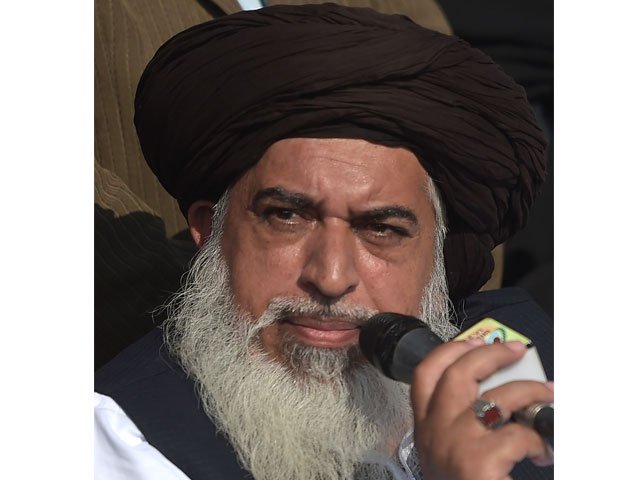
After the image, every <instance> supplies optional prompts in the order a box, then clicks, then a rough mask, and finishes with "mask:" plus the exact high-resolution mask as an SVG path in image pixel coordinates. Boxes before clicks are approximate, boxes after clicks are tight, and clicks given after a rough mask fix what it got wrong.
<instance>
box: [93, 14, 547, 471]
mask: <svg viewBox="0 0 640 480" xmlns="http://www.w3.org/2000/svg"><path fill="white" fill-rule="evenodd" d="M230 51H232V52H233V54H232V55H231V54H229V53H228V52H230ZM136 126H137V130H138V136H139V139H140V143H141V146H142V150H143V152H144V155H145V159H146V160H147V162H148V163H149V165H150V166H151V168H152V170H153V171H154V173H155V174H156V175H157V176H158V179H159V180H160V182H161V183H162V184H163V186H164V187H165V188H166V189H167V191H168V192H169V193H170V194H171V195H173V196H174V197H175V198H176V199H177V200H178V202H179V204H180V206H181V209H182V211H183V212H184V213H185V215H186V216H187V219H188V222H189V227H190V230H191V233H192V236H193V238H194V240H195V242H196V244H197V245H198V247H199V248H200V252H199V254H198V256H197V257H196V259H195V260H194V263H193V265H192V268H191V270H190V273H189V277H188V278H187V279H186V281H185V286H184V288H183V290H182V291H181V292H180V293H179V294H178V295H177V296H176V298H175V300H174V301H173V302H172V303H171V305H170V306H169V314H168V321H167V324H166V326H165V345H164V346H162V345H161V342H160V339H159V336H158V334H157V333H156V332H153V333H152V334H151V335H149V336H147V337H145V339H143V341H142V342H140V343H139V344H137V345H134V346H133V347H132V348H131V349H129V350H128V351H126V352H124V353H123V355H122V356H120V357H119V358H117V359H116V360H115V361H114V363H112V364H111V365H109V366H107V368H106V369H105V370H104V371H103V372H100V373H99V374H98V378H97V380H98V381H97V391H98V392H100V393H103V394H106V395H108V397H107V396H100V397H98V399H97V402H98V409H97V412H98V413H97V419H98V420H97V435H98V440H97V443H96V445H97V448H98V450H97V459H98V466H99V470H98V472H97V476H100V475H104V476H105V478H106V477H109V476H111V477H116V476H118V475H121V476H124V477H134V478H135V477H136V476H141V477H143V476H145V475H146V476H148V477H149V478H162V477H163V476H168V478H171V476H173V478H184V475H185V474H186V475H187V476H188V477H189V478H243V477H248V476H249V475H250V476H252V477H253V478H256V479H279V478H281V479H289V478H301V479H307V478H389V477H391V478H415V477H418V476H421V475H422V474H421V473H420V470H421V469H422V471H423V473H424V478H442V479H444V478H447V479H453V478H460V479H464V478H480V479H490V478H507V476H508V475H509V473H510V471H511V470H512V468H513V466H514V464H516V463H517V462H518V461H519V460H521V459H522V458H529V459H531V460H534V461H535V462H536V463H539V464H545V463H548V462H549V461H550V458H549V454H548V451H547V447H546V445H545V443H544V441H543V440H542V439H541V438H540V437H539V436H538V435H537V433H535V432H534V431H533V430H531V429H528V428H525V427H523V426H521V425H516V424H510V425H505V426H503V427H502V428H500V429H497V430H493V429H490V428H488V427H487V426H486V425H483V424H482V423H481V422H480V421H479V419H478V418H477V416H476V415H475V414H474V412H473V411H472V408H471V405H472V404H473V402H474V400H475V399H476V398H477V396H478V381H479V380H481V379H483V378H486V377H487V376H489V375H491V374H492V373H494V372H495V371H497V370H498V369H500V368H501V367H504V366H507V365H509V364H512V363H514V362H515V361H517V360H518V359H519V358H521V357H522V355H523V354H524V346H522V345H521V344H517V343H516V344H511V343H509V344H495V345H490V346H482V345H478V344H477V343H474V342H453V343H450V344H447V345H444V346H442V347H440V348H438V349H437V350H436V351H434V352H433V354H431V355H429V356H428V357H427V358H426V359H425V360H424V361H423V362H422V363H421V364H420V366H419V367H418V369H417V370H416V375H415V378H414V382H413V384H412V389H411V393H410V394H409V391H408V388H407V387H405V386H403V385H401V384H399V383H397V382H393V381H391V380H389V379H386V378H384V377H383V376H382V375H381V374H380V373H378V372H377V371H376V370H375V369H374V368H373V367H371V366H370V365H369V364H368V363H367V362H366V361H365V360H364V358H363V357H362V354H361V352H360V351H359V348H358V346H357V342H358V336H359V327H360V326H361V325H362V323H363V322H365V321H366V320H367V319H368V318H369V317H370V316H371V315H373V314H374V313H377V312H380V311H393V312H398V313H403V314H408V315H414V316H419V317H421V318H422V319H423V320H424V321H425V322H426V323H427V324H428V325H429V326H430V327H431V329H432V330H434V331H435V332H437V333H438V334H439V335H440V336H441V337H442V338H444V339H449V338H451V337H452V336H453V335H454V333H455V332H456V331H457V329H456V327H455V326H454V325H453V324H452V323H451V322H450V318H449V315H450V313H451V312H450V308H449V306H450V303H453V304H455V305H458V304H459V303H460V301H461V300H463V299H465V298H466V297H468V296H469V295H470V294H471V293H473V292H474V291H476V290H477V289H478V288H479V287H480V286H481V285H482V284H483V283H484V282H485V281H486V280H487V279H488V277H489V276H490V274H491V269H492V261H491V253H490V251H491V249H492V248H493V247H494V246H495V245H496V244H498V243H500V242H502V241H504V240H505V239H506V238H507V237H508V236H509V235H511V234H512V233H513V232H514V231H516V230H517V229H518V228H520V227H521V226H522V225H523V224H524V222H525V220H526V215H527V211H528V209H529V207H530V204H531V202H532V200H533V197H534V196H535V193H536V191H537V190H538V189H539V188H540V185H541V183H542V178H543V173H544V168H543V164H542V158H543V152H544V141H543V139H542V136H541V134H540V131H539V129H538V128H537V127H536V125H535V122H534V121H533V117H532V114H531V111H530V109H529V108H528V105H527V103H526V100H525V98H524V96H523V93H522V90H521V89H520V88H519V87H518V86H517V85H515V84H514V83H513V81H511V80H510V79H509V78H508V77H507V76H506V75H504V73H503V72H502V71H501V70H500V69H499V68H497V67H496V66H495V65H494V64H493V62H491V61H490V60H489V59H488V58H487V57H486V56H484V55H482V54H481V53H480V52H477V51H475V50H472V49H471V48H469V47H468V46H467V45H466V44H464V43H463V42H461V41H460V40H457V39H455V38H452V37H447V36H444V35H440V34H437V33H435V32H432V31H429V30H425V29H423V28H421V27H418V26H417V25H415V24H413V23H412V22H411V21H410V20H408V19H406V18H404V17H399V16H386V15H381V14H377V13H376V12H373V11H371V10H361V9H349V8H344V7H338V6H336V5H322V6H315V5H308V6H303V7H270V8H266V9H263V10H261V11H259V12H253V13H241V14H237V15H233V16H230V17H227V18H225V19H221V20H217V21H214V22H209V23H206V24H202V25H198V26H196V27H193V28H191V29H189V30H187V31H185V32H183V33H181V34H179V35H177V36H176V37H174V38H173V39H171V40H170V41H169V42H167V44H165V45H164V46H163V47H161V49H160V50H159V51H158V53H157V54H156V56H155V57H154V59H153V60H152V61H151V63H150V64H149V65H148V67H147V69H146V70H145V72H144V74H143V76H142V79H141V81H140V85H139V87H138V91H137V95H136ZM447 224H448V225H447ZM447 229H448V233H447ZM465 308H466V307H465ZM500 308H502V307H500ZM494 310H496V311H497V310H498V308H496V309H494ZM168 352H170V353H171V354H172V356H171V355H169V353H168ZM174 359H175V360H177V361H178V362H179V363H180V365H181V366H182V368H183V369H184V371H185V372H186V374H187V375H188V378H187V377H186V376H184V375H183V374H182V373H181V372H180V371H179V369H178V368H177V366H175V364H174V363H173V362H174V361H175V360H174ZM194 382H195V385H196V386H197V392H198V394H197V396H196V395H195V394H194V389H193V386H194ZM483 396H485V397H486V398H487V399H490V400H491V401H494V402H495V403H496V404H498V405H500V407H501V408H502V411H503V413H504V414H505V416H508V415H509V414H510V413H511V412H512V411H515V410H518V409H521V408H524V407H526V406H528V405H530V404H532V403H535V402H550V401H552V399H553V393H552V388H550V385H546V384H544V383H539V382H512V383H509V384H506V385H503V386H500V387H497V388H494V389H492V390H490V391H488V392H485V393H484V394H483ZM109 397H112V398H113V399H115V401H116V402H117V404H116V403H115V402H113V400H112V399H110V398H109ZM118 405H119V406H120V407H122V409H123V410H124V413H123V412H122V411H121V410H119V406H118ZM412 407H413V408H412ZM205 415H206V416H205ZM207 417H208V418H207ZM132 420H133V422H132ZM115 422H118V423H119V425H118V424H116V423H115ZM412 427H415V436H414V435H412V433H411V429H412ZM123 432H124V433H123ZM140 432H142V434H141V433H140ZM216 432H220V433H222V434H223V435H224V438H222V437H220V436H219V435H218V434H217V433H216ZM414 437H415V438H414ZM227 442H228V443H227ZM203 446H204V449H203ZM109 455H111V458H109ZM236 459H237V463H236Z"/></svg>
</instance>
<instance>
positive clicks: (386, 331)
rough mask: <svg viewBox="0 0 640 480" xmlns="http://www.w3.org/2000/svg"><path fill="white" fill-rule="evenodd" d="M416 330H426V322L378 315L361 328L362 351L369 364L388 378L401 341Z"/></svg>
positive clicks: (399, 315)
mask: <svg viewBox="0 0 640 480" xmlns="http://www.w3.org/2000/svg"><path fill="white" fill-rule="evenodd" d="M416 328H422V329H424V328H426V325H425V324H424V322H422V321H420V320H419V319H417V318H415V317H412V316H410V315H402V314H400V313H390V312H385V313H378V314H377V315H374V316H373V317H371V318H370V319H369V320H367V321H366V322H365V324H364V325H362V327H360V338H359V343H360V349H361V350H362V353H363V354H364V356H365V357H366V359H367V360H369V362H371V363H372V364H373V365H374V366H375V367H376V368H377V369H378V370H380V371H381V372H382V373H384V374H385V375H386V376H387V377H390V378H394V379H395V376H394V375H393V373H392V371H391V365H392V362H393V356H394V353H395V350H396V346H397V345H398V342H399V341H400V339H401V338H402V337H403V336H404V335H405V334H407V333H408V332H410V331H411V330H415V329H416Z"/></svg>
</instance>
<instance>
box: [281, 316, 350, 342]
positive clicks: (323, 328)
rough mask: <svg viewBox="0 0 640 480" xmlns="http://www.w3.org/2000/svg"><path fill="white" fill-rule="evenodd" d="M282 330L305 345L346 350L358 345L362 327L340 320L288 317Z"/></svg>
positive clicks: (283, 322) (283, 323)
mask: <svg viewBox="0 0 640 480" xmlns="http://www.w3.org/2000/svg"><path fill="white" fill-rule="evenodd" d="M282 328H283V329H284V330H285V332H286V333H289V334H291V335H292V336H294V337H295V338H297V339H298V340H299V341H300V342H301V343H304V344H305V345H309V346H313V347H320V348H345V347H350V346H352V345H354V344H356V343H358V337H359V336H360V326H359V325H357V324H355V323H354V322H352V321H348V320H343V319H339V318H316V317H287V318H285V319H284V320H283V321H282Z"/></svg>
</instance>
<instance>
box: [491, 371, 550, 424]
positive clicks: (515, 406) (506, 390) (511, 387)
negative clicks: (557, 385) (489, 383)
mask: <svg viewBox="0 0 640 480" xmlns="http://www.w3.org/2000/svg"><path fill="white" fill-rule="evenodd" d="M482 398H484V399H486V400H489V401H492V402H495V403H496V405H498V406H499V407H500V409H501V410H502V413H503V414H504V415H505V417H506V418H509V417H511V414H512V413H513V412H515V411H517V410H521V409H523V408H527V407H528V406H529V405H531V404H533V403H552V402H553V390H552V387H550V386H549V385H548V384H546V383H542V382H535V381H531V380H518V381H514V382H509V383H505V384H504V385H500V386H499V387H496V388H492V389H491V390H487V391H486V392H484V393H483V394H482Z"/></svg>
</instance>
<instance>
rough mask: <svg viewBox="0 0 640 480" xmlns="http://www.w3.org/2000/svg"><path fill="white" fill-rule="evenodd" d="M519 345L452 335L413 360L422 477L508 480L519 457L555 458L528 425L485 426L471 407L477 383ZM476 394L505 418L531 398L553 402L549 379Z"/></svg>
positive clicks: (542, 461)
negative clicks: (456, 339) (452, 339)
mask: <svg viewBox="0 0 640 480" xmlns="http://www.w3.org/2000/svg"><path fill="white" fill-rule="evenodd" d="M525 351H526V347H525V346H524V345H523V344H522V343H520V342H507V343H496V344H492V345H484V342H483V341H482V340H469V341H465V342H451V343H447V344H444V345H442V346H440V347H438V348H436V349H435V350H434V351H433V352H431V353H430V354H429V355H428V356H427V357H426V358H425V359H424V360H423V361H422V362H421V363H420V364H419V365H418V366H417V367H416V369H415V371H414V377H413V383H412V387H411V400H412V404H413V409H414V420H415V431H414V439H415V445H416V448H417V450H418V454H419V457H420V463H421V465H422V470H423V473H424V478H428V479H430V480H471V479H473V480H506V479H510V478H511V477H509V472H510V471H511V470H512V468H513V466H514V465H515V463H517V462H518V461H520V460H522V459H524V458H525V457H527V458H529V459H530V460H531V461H532V462H533V463H535V464H537V465H550V464H551V463H553V458H552V454H551V452H550V451H549V449H548V447H547V445H546V444H545V442H544V441H543V439H542V438H541V437H540V436H539V435H538V434H537V433H536V432H535V431H534V430H533V429H531V428H528V427H524V426H522V425H518V424H516V423H508V424H506V425H504V426H502V427H500V428H498V429H495V430H491V429H490V428H488V427H486V426H485V425H483V424H482V423H481V422H480V421H479V420H478V418H477V417H476V415H475V413H474V411H473V409H472V405H473V403H474V401H475V400H476V399H477V398H478V384H479V382H480V381H482V380H484V379H485V378H487V377H489V376H490V375H492V374H493V373H495V372H496V371H497V370H499V369H501V368H503V367H506V366H508V365H510V364H512V363H515V362H516V361H518V360H519V359H520V358H521V357H522V356H523V355H524V353H525ZM482 398H483V399H486V400H489V401H493V402H495V403H496V404H497V405H498V406H499V407H500V408H501V410H502V413H503V414H504V417H505V418H507V419H508V418H510V417H511V413H512V412H514V411H516V410H520V409H522V408H525V407H527V406H529V405H530V404H532V403H538V402H540V403H550V402H553V384H552V383H547V384H545V383H541V382H534V381H515V382H509V383H507V384H504V385H501V386H499V387H496V388H493V389H491V390H488V391H486V392H484V393H483V394H482Z"/></svg>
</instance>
